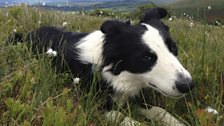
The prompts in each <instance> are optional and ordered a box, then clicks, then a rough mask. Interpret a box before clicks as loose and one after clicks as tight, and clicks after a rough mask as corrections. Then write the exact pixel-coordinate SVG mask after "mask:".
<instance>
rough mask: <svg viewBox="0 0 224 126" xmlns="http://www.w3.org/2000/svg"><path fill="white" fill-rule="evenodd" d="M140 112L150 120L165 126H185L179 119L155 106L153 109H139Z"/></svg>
mask: <svg viewBox="0 0 224 126" xmlns="http://www.w3.org/2000/svg"><path fill="white" fill-rule="evenodd" d="M139 112H140V113H141V114H142V115H143V116H145V117H146V118H148V119H152V120H155V121H159V122H161V124H163V125H164V126H185V125H184V124H183V123H181V122H180V121H179V120H177V118H175V117H174V116H172V115H171V114H170V113H169V112H167V111H166V110H164V109H162V108H160V107H155V106H154V107H152V108H151V109H143V108H139Z"/></svg>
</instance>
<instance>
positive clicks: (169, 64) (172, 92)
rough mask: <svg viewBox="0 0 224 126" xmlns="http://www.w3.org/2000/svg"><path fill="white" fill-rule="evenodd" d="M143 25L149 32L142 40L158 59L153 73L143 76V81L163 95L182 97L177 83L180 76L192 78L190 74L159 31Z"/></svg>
mask: <svg viewBox="0 0 224 126" xmlns="http://www.w3.org/2000/svg"><path fill="white" fill-rule="evenodd" d="M143 25H145V26H146V27H147V29H148V30H147V31H146V32H145V33H144V35H143V37H142V39H143V40H144V42H145V44H146V45H148V47H149V48H150V49H151V50H152V51H153V52H155V53H156V55H157V57H158V59H157V63H156V64H155V66H154V67H153V68H152V70H151V71H149V72H146V73H143V74H142V75H141V76H142V79H143V80H144V81H145V82H146V83H151V84H153V85H155V86H156V87H157V88H156V89H157V90H159V91H161V92H162V93H163V94H166V95H169V96H178V95H181V93H180V92H178V91H177V89H176V85H175V81H177V79H178V78H177V77H178V74H182V75H183V76H185V77H188V78H191V76H190V74H189V72H188V71H187V70H186V69H185V68H184V67H183V66H182V65H181V64H180V62H179V61H178V59H177V57H175V56H174V55H173V54H172V53H171V52H170V51H169V50H168V48H167V47H166V45H165V43H164V40H163V38H162V36H161V35H160V34H159V31H158V30H157V29H155V28H153V27H152V26H150V25H148V24H143ZM149 86H150V85H149Z"/></svg>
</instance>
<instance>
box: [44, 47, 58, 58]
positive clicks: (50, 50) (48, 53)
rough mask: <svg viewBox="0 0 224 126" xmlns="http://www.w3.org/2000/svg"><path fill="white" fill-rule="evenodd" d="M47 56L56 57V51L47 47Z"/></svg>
mask: <svg viewBox="0 0 224 126" xmlns="http://www.w3.org/2000/svg"><path fill="white" fill-rule="evenodd" d="M46 54H47V56H49V57H56V56H57V51H54V50H53V49H52V48H49V49H48V50H47V52H46Z"/></svg>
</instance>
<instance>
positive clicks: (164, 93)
mask: <svg viewBox="0 0 224 126" xmlns="http://www.w3.org/2000/svg"><path fill="white" fill-rule="evenodd" d="M148 85H149V86H150V87H151V88H153V89H154V90H156V91H158V92H160V93H161V94H162V95H164V96H166V97H171V98H180V97H183V96H185V94H179V95H171V94H167V93H166V92H164V91H162V90H160V89H159V88H158V87H157V86H155V85H154V84H152V83H148Z"/></svg>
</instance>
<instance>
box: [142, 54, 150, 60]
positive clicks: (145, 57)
mask: <svg viewBox="0 0 224 126" xmlns="http://www.w3.org/2000/svg"><path fill="white" fill-rule="evenodd" d="M142 60H144V61H149V60H151V57H150V56H149V55H144V57H143V58H142Z"/></svg>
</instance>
